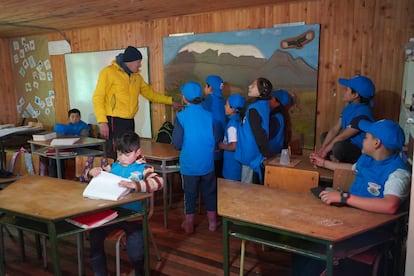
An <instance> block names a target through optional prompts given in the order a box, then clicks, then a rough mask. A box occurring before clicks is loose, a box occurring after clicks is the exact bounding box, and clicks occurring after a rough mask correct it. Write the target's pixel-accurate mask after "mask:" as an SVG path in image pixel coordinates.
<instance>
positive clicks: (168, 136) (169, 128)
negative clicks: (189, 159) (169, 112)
mask: <svg viewBox="0 0 414 276" xmlns="http://www.w3.org/2000/svg"><path fill="white" fill-rule="evenodd" d="M173 129H174V125H173V124H172V123H171V122H170V121H165V122H164V123H163V124H162V126H161V127H160V129H159V130H158V133H157V136H156V137H155V141H156V142H158V143H165V144H171V142H172V132H173Z"/></svg>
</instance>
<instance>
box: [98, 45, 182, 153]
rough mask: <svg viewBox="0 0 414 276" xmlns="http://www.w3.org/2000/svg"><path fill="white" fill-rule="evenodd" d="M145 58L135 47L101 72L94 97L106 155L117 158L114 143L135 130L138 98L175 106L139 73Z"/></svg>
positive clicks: (127, 49) (177, 105) (175, 105)
mask: <svg viewBox="0 0 414 276" xmlns="http://www.w3.org/2000/svg"><path fill="white" fill-rule="evenodd" d="M141 60H142V54H141V52H140V51H139V50H138V49H137V48H135V47H132V46H128V47H127V48H126V49H125V51H124V53H121V54H119V55H118V56H117V57H116V59H115V60H114V61H112V64H111V65H109V66H107V67H105V68H104V69H102V71H101V72H100V74H99V79H98V83H97V85H96V89H95V92H94V94H93V97H92V102H93V107H94V112H95V116H96V120H97V122H98V124H99V129H100V133H101V136H102V137H104V138H105V139H107V143H106V144H107V149H106V150H107V154H108V156H109V157H112V158H116V151H115V149H114V145H115V139H116V138H117V137H118V136H119V135H121V134H122V133H124V132H125V131H127V130H131V131H134V130H135V122H134V117H135V114H136V113H137V112H138V107H139V105H138V101H139V98H138V96H139V95H140V94H141V95H142V96H144V97H145V98H147V99H148V100H149V101H152V102H156V103H163V104H169V105H171V104H172V105H173V106H174V107H175V108H178V107H179V106H180V104H179V103H176V102H173V100H172V97H170V96H166V95H163V94H160V93H157V92H155V91H154V90H153V89H152V88H151V87H150V86H149V85H148V84H147V83H146V82H145V81H144V79H143V78H142V76H141V75H140V73H139V69H140V68H141Z"/></svg>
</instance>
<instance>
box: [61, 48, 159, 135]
mask: <svg viewBox="0 0 414 276" xmlns="http://www.w3.org/2000/svg"><path fill="white" fill-rule="evenodd" d="M137 49H138V50H139V51H140V52H141V53H142V67H141V76H142V77H143V78H144V80H145V81H146V82H147V83H149V68H148V48H147V47H141V48H140V47H137ZM123 52H124V49H120V50H110V51H97V52H80V53H69V54H65V63H66V75H67V82H68V93H69V104H70V108H78V109H79V110H80V111H81V115H82V120H84V121H85V122H86V123H89V124H97V122H96V118H95V115H94V113H93V105H92V95H93V92H94V91H95V87H96V83H97V81H98V77H99V72H100V71H101V70H102V69H103V68H104V67H105V66H107V65H109V64H111V62H112V61H113V60H114V59H115V57H116V56H117V55H118V54H119V53H123ZM135 132H136V133H138V134H139V136H140V137H143V138H152V131H151V109H150V103H149V101H148V100H147V99H145V98H144V97H142V96H139V110H138V112H137V114H136V115H135Z"/></svg>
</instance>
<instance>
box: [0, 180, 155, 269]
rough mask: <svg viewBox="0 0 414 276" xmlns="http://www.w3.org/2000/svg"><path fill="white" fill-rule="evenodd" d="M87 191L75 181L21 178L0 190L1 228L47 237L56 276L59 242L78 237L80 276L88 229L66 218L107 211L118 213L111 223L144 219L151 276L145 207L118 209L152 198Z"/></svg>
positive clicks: (1, 258) (1, 264)
mask: <svg viewBox="0 0 414 276" xmlns="http://www.w3.org/2000/svg"><path fill="white" fill-rule="evenodd" d="M84 189H85V184H84V183H80V182H76V181H72V180H65V179H57V178H52V177H47V176H34V175H30V176H29V175H27V176H24V177H22V178H19V179H18V180H16V181H15V182H14V183H12V184H10V185H9V186H7V188H5V189H3V190H2V191H0V214H3V215H0V224H1V225H0V226H3V225H5V226H12V227H16V228H17V229H20V230H23V231H28V232H32V233H35V234H39V235H43V236H46V237H48V238H49V242H50V250H51V255H52V262H53V269H54V275H61V270H60V265H59V254H58V239H59V238H62V237H65V236H68V235H73V234H76V235H77V240H78V271H79V275H83V261H82V260H83V232H84V231H87V230H85V229H83V228H79V227H77V226H75V225H73V224H71V223H69V222H66V219H68V218H71V217H76V216H79V215H83V214H87V213H93V212H96V211H100V210H104V209H114V210H117V211H118V217H117V218H116V219H114V220H112V221H110V222H109V223H116V222H119V221H123V220H128V219H132V218H136V217H140V216H142V217H143V219H142V229H143V235H144V250H145V272H146V275H149V251H148V250H149V249H148V228H147V227H148V224H147V223H148V221H147V212H146V209H147V207H146V204H142V206H143V210H142V212H140V213H138V212H134V211H130V210H127V209H123V208H119V206H120V205H122V204H125V203H129V202H134V201H144V200H146V199H147V198H149V197H150V196H151V195H150V194H146V193H131V194H129V195H127V196H126V197H125V198H124V199H122V200H119V201H108V200H94V199H88V198H84V197H83V196H82V193H83V190H84ZM137 223H138V222H137ZM1 230H2V229H0V235H1V237H0V238H1V240H0V242H1V244H2V245H3V235H2V233H3V231H1ZM21 246H23V244H21ZM0 249H1V250H0V275H5V265H4V257H5V256H4V255H5V254H4V251H3V248H0Z"/></svg>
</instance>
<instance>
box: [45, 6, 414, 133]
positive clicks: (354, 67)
mask: <svg viewBox="0 0 414 276" xmlns="http://www.w3.org/2000/svg"><path fill="white" fill-rule="evenodd" d="M411 4H412V0H402V1H397V2H393V1H389V0H388V1H387V0H367V1H360V0H351V1H334V0H320V1H293V2H286V3H280V4H274V5H268V6H258V7H251V8H240V9H231V10H223V11H219V12H213V13H203V14H194V15H186V16H176V17H168V18H163V19H156V20H149V21H137V22H130V23H125V24H114V25H108V26H99V27H94V28H86V29H75V30H71V31H67V32H65V34H66V35H67V37H68V38H69V40H70V42H71V46H72V51H73V52H80V51H97V50H109V49H117V48H124V47H126V46H127V45H129V44H135V45H137V46H138V45H139V46H143V45H145V46H148V47H149V52H150V78H151V85H152V86H153V87H154V89H155V90H157V91H159V92H161V93H163V90H164V86H163V83H164V71H163V59H162V56H163V53H162V39H163V37H164V36H167V35H168V34H172V33H181V32H194V33H206V32H223V31H235V30H242V29H255V28H268V27H272V26H273V25H274V24H277V23H287V22H298V21H304V22H306V23H307V24H318V23H319V24H321V37H320V54H319V76H318V104H317V110H318V113H319V115H318V116H317V123H316V128H317V129H316V132H317V135H316V137H318V136H319V134H320V133H321V132H322V131H324V130H327V129H328V128H329V127H330V126H331V125H332V124H333V123H334V122H335V121H336V120H337V118H338V117H339V114H340V112H341V110H342V108H343V106H344V104H343V102H342V93H343V92H342V90H341V89H342V87H341V86H340V85H339V84H338V83H337V79H338V78H339V77H351V76H353V75H354V74H356V73H363V74H369V75H370V76H371V77H372V78H373V80H374V82H375V84H376V86H377V89H378V90H379V91H381V90H388V91H392V92H396V93H397V94H400V90H401V79H402V70H403V69H402V68H403V62H402V57H403V54H402V53H403V45H404V44H405V43H406V41H407V40H408V38H409V37H412V36H414V23H413V21H414V19H412V18H410V17H409V16H408V15H409V11H411V12H412V11H413V9H414V8H413V7H411V6H413V5H411ZM137 20H139V18H137ZM384 28H389V29H384ZM391 34H392V39H388V40H386V41H384V39H386V37H385V35H387V36H391ZM50 36H55V37H56V36H57V37H58V39H62V38H61V37H59V36H58V35H57V34H53V35H50ZM55 40H56V39H55ZM53 60H54V61H53V62H54V63H55V62H56V61H55V59H54V58H53ZM54 67H56V66H54ZM54 70H55V69H54ZM59 75H60V74H59V73H54V77H55V81H61V82H63V83H65V84H64V85H62V87H64V86H65V85H66V79H65V78H63V76H59ZM62 89H66V91H67V88H62ZM66 93H67V92H66ZM387 108H388V107H387ZM168 109H169V108H167V109H165V106H164V105H158V104H153V105H152V116H153V118H152V122H153V133H155V132H156V131H157V129H158V127H159V126H160V125H161V123H162V122H163V121H164V119H165V118H166V115H167V114H168V112H167V111H168ZM389 109H394V111H392V112H393V113H398V112H396V111H395V110H398V108H396V107H394V106H391V105H389ZM166 113H167V114H166ZM328 114H329V116H327V115H328Z"/></svg>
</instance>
